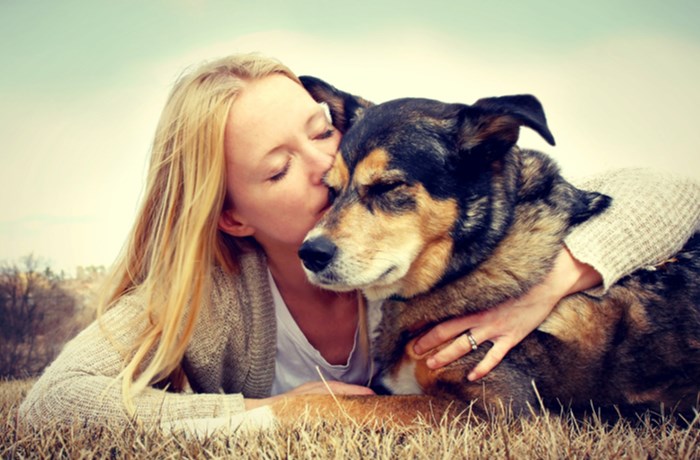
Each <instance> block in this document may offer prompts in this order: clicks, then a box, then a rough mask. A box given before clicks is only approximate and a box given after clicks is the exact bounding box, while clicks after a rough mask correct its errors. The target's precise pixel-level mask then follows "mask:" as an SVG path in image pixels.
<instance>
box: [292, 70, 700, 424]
mask: <svg viewBox="0 0 700 460" xmlns="http://www.w3.org/2000/svg"><path fill="white" fill-rule="evenodd" d="M302 82H303V84H304V86H305V87H306V88H307V90H308V91H309V92H310V94H311V95H312V96H313V97H314V98H315V99H316V100H318V101H323V102H326V103H328V104H329V106H330V108H331V113H332V115H333V118H334V122H335V124H336V127H337V128H338V129H340V130H341V131H343V133H344V137H343V140H342V142H341V145H340V153H341V155H342V160H343V163H344V166H343V167H344V168H346V170H347V173H346V176H347V177H346V179H345V180H343V181H339V180H335V181H329V186H330V187H331V190H332V192H333V194H335V195H336V200H335V202H334V204H333V206H332V207H331V209H330V210H329V212H328V213H327V214H326V216H325V217H324V218H323V219H322V220H321V222H319V224H318V225H317V229H316V232H315V233H314V232H312V233H311V234H310V235H313V237H311V236H310V237H309V238H308V239H307V241H305V243H304V245H303V246H302V248H301V250H300V256H301V257H302V260H303V261H304V263H305V265H306V266H307V268H308V274H309V276H310V279H311V280H312V281H313V282H315V283H317V284H319V285H321V286H325V287H327V288H331V289H339V290H343V289H353V288H362V289H364V290H365V292H367V293H368V294H369V295H370V296H374V297H383V296H387V295H388V296H389V297H390V298H389V299H388V300H386V301H385V302H384V306H383V319H382V323H381V324H380V328H379V335H378V339H377V341H376V343H375V344H374V347H375V350H376V352H377V353H378V355H379V358H380V360H381V364H382V367H383V369H384V377H383V382H384V383H385V384H387V386H388V387H389V389H390V390H391V389H393V390H394V391H396V390H397V389H399V391H406V390H401V389H400V387H401V385H398V384H397V379H398V378H399V377H397V375H398V374H400V373H401V372H403V371H402V368H405V366H406V363H411V365H412V366H415V370H414V371H413V373H414V380H415V382H414V383H415V384H416V386H417V387H419V391H422V392H423V393H425V394H430V395H434V396H439V397H446V398H451V399H456V400H459V401H463V402H466V401H479V402H480V403H481V404H482V406H481V407H483V408H484V409H485V410H488V408H489V406H491V405H492V404H496V403H505V404H506V405H510V406H511V407H512V408H513V409H514V410H515V411H516V412H518V413H522V412H523V411H525V410H527V409H528V408H529V407H530V406H532V407H536V406H537V405H538V403H539V402H538V398H537V394H536V392H535V389H534V388H535V387H536V388H537V391H538V392H539V395H540V396H541V400H542V401H543V403H544V404H545V405H546V406H548V407H557V408H558V407H560V405H561V404H564V405H566V406H568V407H572V408H574V409H581V410H586V409H590V408H591V404H593V405H595V406H597V407H602V408H612V407H615V408H619V409H616V410H619V412H620V413H623V414H627V413H635V412H639V411H641V410H647V409H652V410H659V408H660V405H662V404H663V405H665V406H666V407H667V408H669V409H673V410H676V411H677V412H678V413H680V414H683V415H685V416H692V414H693V411H694V410H695V409H696V407H697V403H698V399H697V398H698V392H699V391H700V332H699V331H700V258H699V257H698V256H699V255H700V236H698V235H695V236H694V237H693V238H692V239H691V240H690V241H689V242H688V243H687V244H686V245H685V247H684V248H683V250H682V251H680V252H679V253H678V254H676V255H675V257H673V258H672V259H670V260H669V261H667V263H664V264H661V265H660V266H657V267H654V268H653V269H652V268H647V269H641V270H638V271H636V272H635V273H633V274H631V275H629V276H627V277H626V278H624V279H622V280H620V281H619V282H618V283H616V284H615V285H614V286H612V287H611V288H610V289H609V290H608V291H607V292H606V293H605V295H603V296H602V297H596V296H593V295H589V294H585V293H579V294H575V295H572V296H569V297H567V298H565V299H563V300H562V301H561V302H560V303H559V304H558V305H557V307H556V308H555V310H554V312H553V313H552V314H551V315H550V317H549V318H548V319H547V321H546V322H545V323H544V324H543V326H542V327H541V328H540V329H539V330H536V331H535V332H533V333H532V334H530V335H529V336H528V337H527V338H526V339H525V340H524V341H523V342H522V343H521V344H519V345H518V346H516V347H515V348H514V349H513V350H511V351H510V353H509V354H508V355H507V356H506V358H505V359H504V360H503V362H502V363H501V364H500V365H499V366H498V367H497V368H496V369H495V370H494V371H492V372H491V373H490V374H488V375H487V376H486V377H485V378H483V379H482V380H480V381H478V382H473V383H470V382H468V381H467V379H466V375H467V374H468V372H469V371H470V370H471V369H472V368H473V366H474V365H475V364H476V363H477V362H478V361H479V360H481V359H482V358H483V357H484V354H485V353H486V351H487V350H488V348H489V344H483V345H482V346H480V347H479V349H478V350H477V351H476V352H472V353H469V354H468V355H466V356H465V357H463V358H461V359H459V360H458V361H456V362H454V363H452V364H450V365H448V366H446V367H445V368H443V369H441V370H438V371H429V370H427V368H425V366H424V359H425V357H417V356H411V351H410V347H411V343H412V340H414V339H415V338H416V337H417V336H419V335H420V334H421V333H422V332H424V331H425V330H427V329H428V328H430V327H431V326H433V325H435V324H437V323H439V322H441V321H444V320H446V319H449V318H452V317H456V316H461V315H464V314H466V313H471V312H476V311H480V310H483V309H487V308H490V307H492V306H495V305H497V304H498V303H500V302H502V301H504V300H506V299H509V298H513V297H517V296H520V295H522V294H523V293H525V292H527V290H528V289H530V288H531V287H532V286H534V285H536V284H538V283H539V282H540V281H541V280H542V279H543V278H544V276H545V275H546V274H547V273H549V271H550V269H551V267H552V264H553V261H554V259H555V257H556V255H557V254H558V253H559V251H560V250H561V248H562V245H563V239H564V237H565V236H566V235H567V233H568V232H569V231H570V229H571V228H572V227H573V226H575V225H578V224H580V223H582V222H585V221H586V220H588V219H590V218H594V216H595V215H597V214H599V213H601V212H604V210H605V209H606V208H607V206H608V205H609V203H610V199H609V197H606V196H604V195H601V194H598V193H595V192H588V191H583V190H580V189H577V188H575V187H574V186H572V185H571V184H570V183H568V182H567V181H566V180H565V179H564V178H563V177H562V176H561V175H560V173H559V169H558V167H557V166H556V165H555V163H554V161H553V160H552V159H551V158H549V157H548V156H546V155H544V154H542V153H540V152H536V151H531V150H521V149H520V148H518V147H517V146H516V141H517V138H518V133H519V128H520V126H527V127H530V128H532V129H534V130H535V131H536V132H538V133H539V134H540V135H541V136H542V137H543V138H544V139H546V140H547V141H548V142H549V143H550V144H552V145H553V144H554V139H553V136H552V134H551V133H550V131H549V128H548V127H547V122H546V119H545V116H544V112H543V110H542V108H541V106H540V104H539V102H538V101H537V100H536V99H535V98H534V97H532V96H527V95H521V96H507V97H500V98H488V99H482V100H479V101H477V102H476V103H475V104H474V105H463V104H445V103H442V102H437V101H432V100H426V99H400V100H395V101H389V102H386V103H383V104H378V105H373V104H371V103H369V102H368V101H366V100H364V99H361V98H358V97H355V96H352V95H350V94H348V93H344V92H342V91H339V90H337V89H336V88H334V87H332V86H331V85H329V84H327V83H325V82H323V81H321V80H319V79H316V78H314V77H302ZM377 152H380V154H381V155H379V157H380V158H381V159H384V160H385V161H384V162H381V161H378V162H374V163H376V165H375V166H372V167H371V168H374V170H372V169H371V168H370V167H368V166H366V164H367V163H368V161H366V160H367V158H368V157H370V156H372V155H374V156H377V155H378V154H377ZM374 163H373V164H374ZM341 166H342V165H341ZM338 167H340V166H338ZM358 168H359V169H362V174H364V175H369V176H370V177H379V179H376V180H375V179H372V181H373V182H372V181H370V183H358V179H357V177H356V176H357V175H358V174H360V173H359V172H358ZM382 171H388V172H390V173H391V174H390V175H389V176H388V177H390V178H389V179H386V177H387V176H382V174H383V172H382ZM397 174H398V176H397ZM340 176H342V174H341V175H340ZM395 177H398V178H395ZM426 203H427V205H431V204H432V205H435V206H438V205H439V206H444V209H449V210H454V213H453V214H450V217H449V218H450V219H451V221H450V222H449V225H448V226H447V227H445V228H447V230H446V231H445V232H444V235H437V236H435V237H434V239H437V238H438V237H440V238H441V239H440V241H441V244H447V246H444V245H443V248H444V247H449V251H447V252H446V251H445V250H441V251H437V250H436V251H435V254H432V253H431V252H430V250H431V248H432V246H431V245H432V244H433V240H432V239H430V240H429V239H426V241H425V245H424V247H423V250H424V252H421V254H420V257H417V258H416V259H415V260H414V261H413V263H412V264H411V266H410V269H409V271H408V273H407V274H406V276H405V277H404V278H403V279H402V280H400V281H399V282H397V283H395V284H392V285H391V286H390V287H387V286H383V287H382V290H381V291H376V290H373V289H374V288H375V287H376V286H375V285H373V284H370V285H362V286H359V285H354V284H353V282H352V281H351V280H350V278H351V277H347V276H346V272H345V271H343V270H346V271H347V269H346V267H347V266H349V265H353V264H360V262H358V261H354V260H353V261H351V262H353V263H348V260H343V261H342V262H343V263H342V264H341V263H340V262H338V264H337V265H334V263H335V262H336V259H341V258H342V257H345V254H344V253H343V250H342V245H341V243H343V241H341V240H342V239H346V240H349V243H350V244H352V243H353V241H352V240H353V237H352V235H350V236H348V231H343V232H341V231H340V230H339V229H341V228H346V229H347V228H348V227H349V228H353V225H355V224H356V222H354V221H353V218H352V217H347V216H349V215H351V214H348V209H349V208H352V207H359V208H362V211H366V212H365V214H366V215H367V216H368V217H366V218H363V219H365V220H363V221H362V225H374V224H372V222H378V223H379V222H380V220H388V219H393V218H396V216H399V217H401V218H405V216H408V215H416V216H417V217H416V219H417V220H416V221H418V222H423V221H425V220H426V219H427V218H426V217H425V216H428V215H430V214H427V212H428V211H426V207H427V205H426ZM448 205H449V206H448ZM359 208H358V209H359ZM441 209H442V208H441ZM359 212H360V211H357V212H356V213H355V214H352V215H356V214H357V213H359ZM443 217H444V216H440V217H439V218H437V220H440V218H443ZM433 218H434V216H433ZM368 222H369V223H370V224H368ZM423 223H425V222H423ZM389 228H391V227H389ZM397 228H398V230H397V233H396V234H394V235H391V234H389V235H386V238H384V239H383V240H382V241H374V240H372V241H371V243H362V244H368V245H370V246H377V248H373V249H381V250H387V251H389V250H390V249H391V247H390V246H391V244H392V239H393V240H399V239H402V238H404V237H405V235H404V234H401V233H398V231H405V227H400V226H399V227H397ZM370 230H371V229H369V228H355V229H354V230H353V231H354V232H368V231H370ZM416 231H417V230H416ZM389 233H391V232H389ZM319 235H320V236H319ZM431 238H433V237H431ZM377 239H378V238H377ZM436 241H437V240H436ZM329 248H330V250H329ZM426 254H427V255H426ZM423 255H425V257H423V258H421V257H422V256H423ZM348 257H349V256H348ZM425 260H428V261H429V262H430V263H431V264H432V265H431V267H433V268H432V269H431V270H430V273H428V272H425V271H423V272H421V266H420V264H421V263H423V262H424V261H425ZM353 266H354V265H353ZM390 271H391V270H388V272H390ZM416 273H418V274H416ZM377 283H379V281H378V282H377ZM404 370H405V369H404ZM533 384H534V386H533Z"/></svg>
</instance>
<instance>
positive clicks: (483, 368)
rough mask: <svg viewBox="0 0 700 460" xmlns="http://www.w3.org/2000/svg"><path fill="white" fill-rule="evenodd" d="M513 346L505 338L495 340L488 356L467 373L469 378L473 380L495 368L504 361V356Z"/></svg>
mask: <svg viewBox="0 0 700 460" xmlns="http://www.w3.org/2000/svg"><path fill="white" fill-rule="evenodd" d="M511 348H513V346H512V345H510V344H508V343H506V342H505V341H503V340H501V341H496V342H494V344H493V346H492V347H491V349H490V350H489V351H488V353H486V356H484V358H483V359H482V360H481V361H479V364H477V365H476V367H474V369H472V371H471V372H470V373H469V375H467V379H469V381H470V382H473V381H475V380H479V379H480V378H481V377H483V376H485V375H486V374H488V373H489V372H491V371H492V370H493V368H495V367H496V366H498V364H499V363H500V362H501V361H503V358H504V357H505V356H506V354H507V353H508V352H509V351H510V349H511Z"/></svg>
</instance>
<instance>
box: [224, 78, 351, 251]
mask: <svg viewBox="0 0 700 460" xmlns="http://www.w3.org/2000/svg"><path fill="white" fill-rule="evenodd" d="M339 142H340V133H338V131H337V130H335V129H334V128H333V125H332V124H331V123H330V121H329V120H328V119H327V117H326V115H325V112H324V110H323V108H322V107H321V106H320V105H319V104H318V103H316V102H315V101H314V100H313V99H312V98H311V96H310V95H309V94H308V93H307V92H306V90H305V89H304V88H303V87H302V86H301V85H300V84H298V83H296V82H294V81H293V80H291V79H289V78H287V77H285V76H283V75H278V74H275V75H271V76H267V77H264V78H261V79H259V80H253V81H250V82H248V83H246V86H245V87H244V88H243V89H242V90H241V92H240V93H239V94H238V96H237V98H236V100H235V101H234V103H233V105H232V107H231V111H230V112H229V117H228V121H227V124H226V134H225V143H224V149H225V154H226V189H227V198H228V202H229V207H228V209H226V210H224V212H223V213H222V217H221V219H220V225H219V227H220V228H221V229H222V230H223V231H225V232H227V233H229V234H232V235H234V236H253V237H254V238H255V239H256V240H257V241H258V242H259V243H260V244H261V245H262V246H263V247H264V248H265V249H266V251H268V252H269V251H272V250H274V249H275V248H277V247H280V246H282V247H289V246H293V247H294V248H295V250H296V248H297V247H298V246H299V245H300V244H301V242H302V241H303V239H304V236H305V235H306V233H307V232H308V231H309V230H310V229H311V228H312V227H313V226H314V224H315V223H316V222H317V221H318V220H319V219H320V218H321V216H322V215H323V213H324V212H325V210H326V209H327V207H328V204H329V203H328V189H327V188H326V186H325V185H324V184H323V181H322V179H323V176H324V174H325V173H326V171H328V169H330V167H331V165H332V164H333V161H334V159H335V155H336V151H337V150H338V143H339Z"/></svg>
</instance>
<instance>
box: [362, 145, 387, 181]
mask: <svg viewBox="0 0 700 460" xmlns="http://www.w3.org/2000/svg"><path fill="white" fill-rule="evenodd" d="M388 165H389V153H388V152H387V151H386V150H384V149H374V150H372V151H371V152H370V153H369V154H368V155H367V156H366V157H365V158H363V159H362V160H360V162H359V163H358V164H357V167H355V174H354V176H353V178H354V180H355V183H356V184H358V185H368V184H372V183H373V182H375V181H376V180H377V179H378V178H379V177H381V175H382V174H383V173H384V172H385V171H386V169H387V166H388Z"/></svg>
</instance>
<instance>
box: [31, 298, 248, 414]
mask: <svg viewBox="0 0 700 460" xmlns="http://www.w3.org/2000/svg"><path fill="white" fill-rule="evenodd" d="M131 300H132V299H129V298H125V299H122V301H120V303H119V304H118V305H116V306H115V307H114V308H112V309H111V310H109V311H108V312H107V313H105V315H104V316H103V324H104V326H105V328H107V329H108V330H110V331H114V332H113V337H112V339H113V340H115V341H116V343H121V344H124V343H127V342H128V341H129V340H130V339H132V338H133V337H134V336H135V335H136V334H138V332H139V331H138V330H136V329H134V327H133V322H132V319H133V318H134V317H135V315H136V314H137V312H138V311H139V307H138V304H137V303H136V302H133V301H131ZM123 362H124V361H123V356H122V354H121V353H120V351H119V350H118V349H117V348H116V347H115V345H114V343H113V342H112V341H111V340H110V339H109V338H108V337H107V336H106V335H105V333H104V332H103V330H102V329H101V328H100V326H99V324H98V323H97V322H94V323H93V324H91V325H90V326H88V328H87V329H85V330H84V331H83V332H81V333H80V334H79V335H78V336H76V337H75V338H74V339H73V340H71V341H70V342H69V343H68V344H66V346H65V348H64V349H63V351H62V352H61V354H60V355H59V357H58V358H57V359H56V360H55V361H54V362H53V364H51V365H50V366H49V367H48V368H47V369H46V370H45V371H44V374H43V375H42V376H41V377H40V378H39V379H38V381H37V382H36V383H35V384H34V386H33V387H32V389H31V390H30V391H29V394H28V395H27V397H26V398H25V400H24V402H23V403H22V405H21V406H20V417H21V418H22V419H23V420H24V421H25V422H27V423H29V424H35V425H40V424H44V423H46V422H47V421H50V422H67V423H71V422H74V421H81V422H82V421H85V420H88V421H90V422H97V423H126V422H128V421H129V420H130V419H131V418H130V417H129V415H128V414H127V411H126V410H125V406H124V404H123V398H122V392H121V385H120V383H119V382H118V381H117V380H116V376H117V375H118V374H119V372H120V371H121V369H122V366H123ZM133 402H134V405H135V407H136V413H137V416H138V419H139V420H140V421H142V422H144V423H146V424H156V425H157V424H159V423H169V422H173V421H177V420H184V419H196V418H208V417H217V416H227V415H232V414H236V413H240V412H243V411H244V410H245V406H244V400H243V396H242V395H240V394H230V395H224V394H191V393H189V394H186V393H168V392H165V391H162V390H158V389H155V388H150V387H149V388H146V389H145V390H144V391H142V392H140V393H139V394H137V395H135V396H134V398H133Z"/></svg>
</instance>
